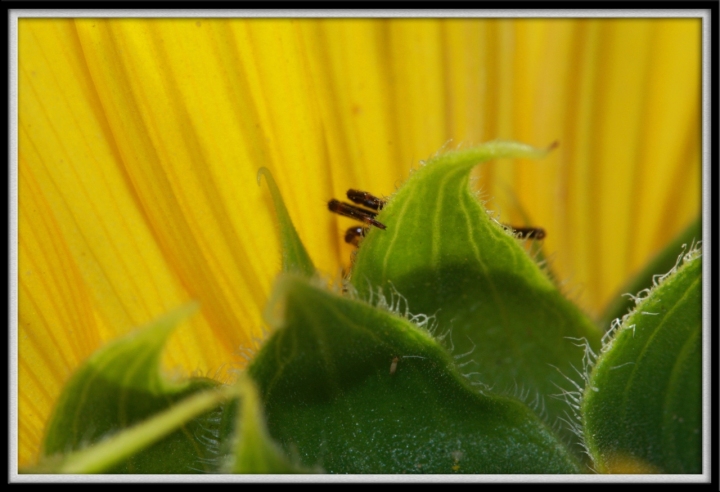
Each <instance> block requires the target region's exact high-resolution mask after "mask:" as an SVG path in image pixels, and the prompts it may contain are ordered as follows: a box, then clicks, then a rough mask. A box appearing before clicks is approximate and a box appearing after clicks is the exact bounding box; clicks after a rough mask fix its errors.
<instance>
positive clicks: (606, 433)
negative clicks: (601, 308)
mask: <svg viewBox="0 0 720 492" xmlns="http://www.w3.org/2000/svg"><path fill="white" fill-rule="evenodd" d="M701 328H702V258H701V257H700V254H699V251H697V250H695V251H691V252H690V253H688V254H687V255H685V263H684V264H683V265H682V266H680V267H677V268H674V269H673V270H672V271H671V274H670V275H669V276H668V277H667V278H665V279H664V280H662V281H661V282H660V283H659V285H657V286H656V287H654V288H653V289H652V291H651V292H650V293H649V295H648V296H647V297H644V298H642V299H641V300H639V301H638V304H637V306H636V308H635V310H634V311H633V312H632V313H630V314H629V315H627V316H626V317H625V319H624V320H623V321H622V325H621V326H620V327H619V328H617V327H616V331H615V332H614V337H613V338H612V340H610V342H609V343H607V344H606V346H605V347H603V351H602V353H601V355H600V357H599V359H598V361H597V364H596V365H595V367H594V368H593V371H592V374H591V378H590V382H589V384H588V387H587V388H586V389H585V396H584V399H583V405H582V408H583V419H584V421H585V436H586V442H587V445H588V449H589V451H590V453H591V454H592V456H593V458H594V460H595V465H596V468H597V469H598V470H599V471H601V472H605V473H653V472H655V473H701V472H702V449H701V446H702V421H701V417H702V391H701V390H702V367H701V365H702V364H701V363H702V335H701ZM612 334H613V333H610V335H612Z"/></svg>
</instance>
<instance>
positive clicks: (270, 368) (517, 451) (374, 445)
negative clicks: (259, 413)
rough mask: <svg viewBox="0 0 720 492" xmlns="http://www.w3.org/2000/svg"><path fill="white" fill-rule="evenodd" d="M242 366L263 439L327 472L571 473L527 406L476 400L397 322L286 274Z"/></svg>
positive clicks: (429, 342)
mask: <svg viewBox="0 0 720 492" xmlns="http://www.w3.org/2000/svg"><path fill="white" fill-rule="evenodd" d="M266 320H267V322H268V324H269V325H270V326H271V327H272V328H273V329H274V330H275V331H274V333H273V335H272V336H271V337H270V339H269V340H267V342H266V343H265V344H264V345H263V347H262V349H261V350H260V352H259V353H258V354H257V356H256V358H255V360H254V361H253V363H252V365H251V366H250V368H249V374H250V376H251V377H252V378H253V379H254V380H255V381H256V383H257V385H258V388H259V392H260V395H261V397H262V399H263V401H264V406H265V412H266V418H267V426H268V430H269V432H270V435H271V436H272V437H273V438H274V439H275V440H276V441H277V442H279V443H280V444H281V446H282V447H283V448H284V450H285V452H286V453H287V454H288V455H290V456H294V457H297V458H298V459H299V460H300V461H301V463H302V464H303V465H304V466H306V467H315V466H320V467H322V468H323V469H324V470H325V471H327V472H329V473H456V472H457V473H577V471H578V468H577V465H576V462H575V460H574V458H572V456H571V455H570V453H569V452H568V451H567V449H566V448H565V446H564V445H563V444H562V443H561V442H560V441H559V439H558V438H557V437H556V435H555V434H554V433H553V432H551V431H550V430H549V429H548V428H547V427H546V426H545V425H544V424H543V423H542V422H541V421H540V420H539V419H538V418H537V417H536V416H535V415H534V414H533V412H531V411H530V410H529V409H528V408H527V407H526V406H525V405H523V404H522V403H520V402H518V401H516V400H512V399H509V398H505V397H498V396H486V395H483V394H481V393H480V392H479V391H478V390H477V389H476V388H474V387H473V386H472V385H471V384H470V381H468V380H467V379H466V378H464V377H463V376H461V375H460V374H459V373H458V372H457V371H456V369H455V362H454V360H453V359H452V358H451V357H450V356H449V354H448V353H447V351H446V350H445V349H444V348H443V347H441V346H440V345H439V344H437V343H436V342H435V340H434V339H433V338H432V337H431V336H430V335H429V334H428V333H426V332H425V331H423V330H421V329H419V328H418V327H417V326H415V325H414V324H412V323H410V322H408V321H407V320H406V319H404V318H401V317H399V316H397V315H395V314H392V313H389V312H387V311H384V310H381V309H378V308H376V307H373V306H370V305H368V304H367V303H364V302H362V301H358V300H353V299H348V298H345V297H341V296H339V295H336V294H334V293H331V292H329V291H327V290H326V289H325V288H324V287H316V286H314V285H313V284H312V283H311V282H310V281H308V280H306V279H304V278H302V277H298V276H292V275H284V276H282V277H281V278H280V280H279V281H278V284H277V285H276V288H275V291H274V293H273V296H272V298H271V301H270V302H269V304H268V307H267V310H266Z"/></svg>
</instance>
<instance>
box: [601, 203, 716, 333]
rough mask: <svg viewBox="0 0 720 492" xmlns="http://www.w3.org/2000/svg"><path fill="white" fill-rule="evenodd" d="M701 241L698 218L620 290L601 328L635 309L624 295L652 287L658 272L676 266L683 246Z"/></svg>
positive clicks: (700, 222)
mask: <svg viewBox="0 0 720 492" xmlns="http://www.w3.org/2000/svg"><path fill="white" fill-rule="evenodd" d="M700 240H702V217H697V218H696V219H695V220H694V221H693V222H692V223H691V224H690V225H688V226H687V227H686V228H685V230H683V231H682V232H680V233H679V234H678V235H677V236H676V237H675V238H673V239H672V241H670V242H669V243H668V244H667V245H666V246H665V247H664V248H663V249H662V250H660V252H659V253H657V254H656V255H655V256H654V257H653V258H652V259H650V260H649V261H648V263H647V265H645V266H644V267H643V268H642V270H640V271H639V272H637V273H636V274H635V275H634V276H633V277H632V278H631V279H630V280H628V282H627V283H626V284H625V285H624V286H623V287H622V288H621V289H620V291H619V292H618V295H617V296H615V297H614V298H613V300H612V302H610V303H609V304H608V305H607V306H606V308H605V310H604V312H603V314H602V316H601V318H600V323H601V326H603V327H605V328H609V327H610V324H611V323H612V321H613V320H614V319H616V318H622V317H623V316H625V315H626V314H627V313H628V312H630V311H631V310H632V309H633V308H634V307H635V302H634V301H633V299H632V298H631V297H628V296H626V295H623V294H625V293H628V292H632V293H634V292H640V291H641V290H643V289H648V288H650V287H652V285H653V277H654V276H655V274H656V273H657V272H667V271H669V270H670V269H671V268H672V267H673V266H674V265H675V262H676V261H677V257H678V255H679V254H680V252H681V251H682V249H683V245H687V246H690V245H691V244H693V241H695V242H697V241H700Z"/></svg>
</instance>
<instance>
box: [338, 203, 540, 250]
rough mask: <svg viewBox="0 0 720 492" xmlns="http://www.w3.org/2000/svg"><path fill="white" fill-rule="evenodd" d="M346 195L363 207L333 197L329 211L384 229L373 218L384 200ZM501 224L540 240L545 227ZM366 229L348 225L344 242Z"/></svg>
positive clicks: (352, 241)
mask: <svg viewBox="0 0 720 492" xmlns="http://www.w3.org/2000/svg"><path fill="white" fill-rule="evenodd" d="M347 197H348V200H350V201H351V202H353V203H357V204H358V205H362V206H363V207H365V208H362V207H358V206H356V205H351V204H349V203H345V202H341V201H339V200H335V199H334V198H333V199H332V200H330V201H329V202H328V208H329V209H330V211H331V212H335V213H336V214H340V215H344V216H345V217H350V218H352V219H357V220H359V221H362V222H364V223H366V224H368V225H374V226H375V227H379V228H380V229H385V224H383V223H381V222H378V221H377V220H375V217H377V212H378V211H380V210H382V208H383V206H385V200H383V199H382V198H378V197H376V196H375V195H373V194H371V193H368V192H367V191H360V190H352V189H351V190H348V191H347ZM367 209H370V210H367ZM503 225H504V226H505V227H508V228H510V229H511V230H512V231H513V232H514V233H515V234H516V235H517V236H518V238H520V239H535V240H541V239H544V238H545V229H543V228H542V227H514V226H511V225H508V224H503ZM368 230H369V228H368V227H362V226H353V227H350V228H349V229H348V230H347V231H345V242H346V243H348V244H352V245H353V246H357V245H358V244H359V243H360V238H362V237H364V236H365V234H367V231H368Z"/></svg>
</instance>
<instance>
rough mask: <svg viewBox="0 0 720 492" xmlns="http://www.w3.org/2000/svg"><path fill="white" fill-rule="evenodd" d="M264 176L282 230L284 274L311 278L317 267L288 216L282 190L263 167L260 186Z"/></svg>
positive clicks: (258, 176) (259, 173)
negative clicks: (292, 273) (288, 273)
mask: <svg viewBox="0 0 720 492" xmlns="http://www.w3.org/2000/svg"><path fill="white" fill-rule="evenodd" d="M263 176H265V179H266V180H267V184H268V188H270V195H271V196H272V200H273V204H274V205H275V214H276V215H277V220H278V226H279V229H280V243H281V246H282V270H283V272H295V273H299V274H301V275H305V276H307V277H311V276H312V275H313V274H314V273H315V266H314V265H313V262H312V260H311V259H310V255H308V253H307V250H305V246H303V243H302V241H300V236H298V233H297V231H296V230H295V226H294V225H293V223H292V220H291V219H290V214H288V211H287V207H285V202H284V201H283V198H282V195H281V194H280V189H279V188H278V186H277V184H276V183H275V179H274V178H273V176H272V173H270V170H269V169H268V168H266V167H261V168H260V169H259V170H258V175H257V180H258V184H260V179H261V178H262V177H263Z"/></svg>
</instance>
